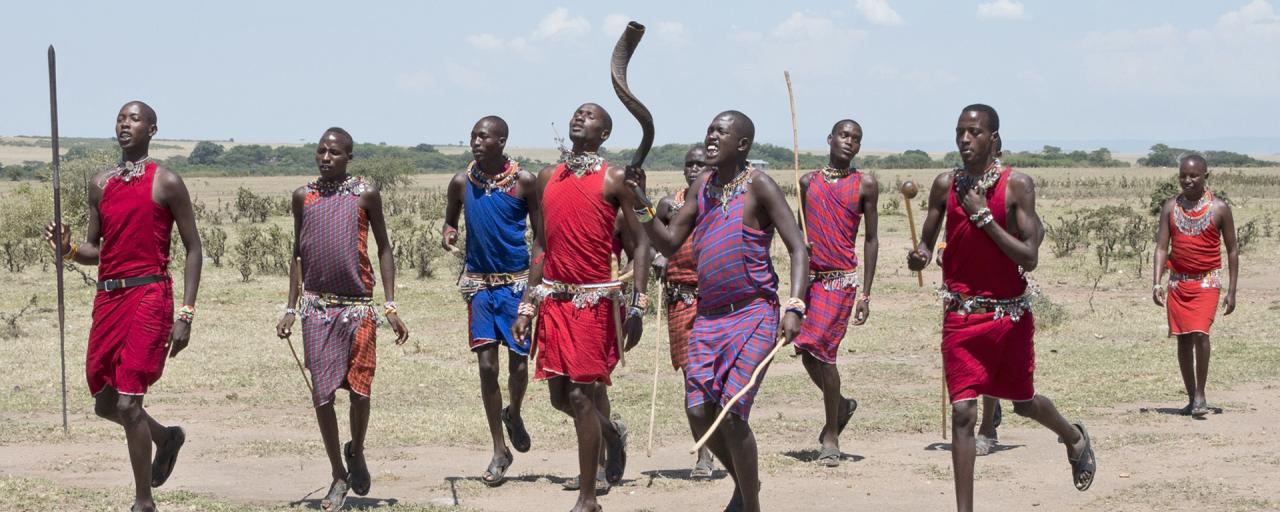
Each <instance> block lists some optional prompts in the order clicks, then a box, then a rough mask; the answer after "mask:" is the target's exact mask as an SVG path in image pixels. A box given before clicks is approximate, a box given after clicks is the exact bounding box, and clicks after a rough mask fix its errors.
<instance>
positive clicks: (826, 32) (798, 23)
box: [769, 11, 867, 43]
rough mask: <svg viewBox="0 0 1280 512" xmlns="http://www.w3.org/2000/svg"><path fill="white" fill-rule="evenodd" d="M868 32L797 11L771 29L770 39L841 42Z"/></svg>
mask: <svg viewBox="0 0 1280 512" xmlns="http://www.w3.org/2000/svg"><path fill="white" fill-rule="evenodd" d="M866 35H867V34H866V32H863V31H860V30H847V29H844V28H841V27H839V26H837V25H836V24H835V22H833V21H831V19H830V18H827V17H825V16H817V15H814V14H810V13H808V12H804V11H796V12H794V13H792V14H791V17H790V18H787V19H785V20H783V21H782V23H779V24H778V25H777V26H776V27H773V30H771V31H769V36H770V39H774V40H775V41H776V42H781V43H788V42H789V43H812V42H826V43H839V42H841V41H846V42H847V41H850V40H857V39H862V38H864V37H866Z"/></svg>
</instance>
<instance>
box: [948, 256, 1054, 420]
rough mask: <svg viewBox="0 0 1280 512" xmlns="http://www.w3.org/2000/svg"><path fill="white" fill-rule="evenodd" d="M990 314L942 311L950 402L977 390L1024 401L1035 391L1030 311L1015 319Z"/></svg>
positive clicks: (972, 395)
mask: <svg viewBox="0 0 1280 512" xmlns="http://www.w3.org/2000/svg"><path fill="white" fill-rule="evenodd" d="M944 261H945V260H944ZM994 316H995V313H975V314H971V315H967V316H966V315H964V314H962V313H957V312H954V311H952V312H947V313H946V314H945V315H944V316H943V320H942V367H943V371H945V372H946V378H947V392H948V393H949V394H950V395H951V401H952V402H959V401H962V400H973V399H976V398H978V395H986V396H989V397H993V398H1000V399H1004V400H1013V401H1024V400H1030V399H1032V398H1033V397H1035V395H1036V391H1035V382H1034V381H1035V372H1036V349H1035V343H1034V342H1033V341H1032V340H1033V339H1034V338H1035V333H1036V327H1035V319H1034V318H1033V317H1032V314H1031V312H1027V313H1026V314H1024V315H1023V316H1022V318H1020V319H1019V320H1018V321H1017V322H1014V321H1013V320H1012V319H1011V318H1009V316H1008V315H1005V316H1004V317H1002V318H1000V319H999V320H994V319H992V317H994Z"/></svg>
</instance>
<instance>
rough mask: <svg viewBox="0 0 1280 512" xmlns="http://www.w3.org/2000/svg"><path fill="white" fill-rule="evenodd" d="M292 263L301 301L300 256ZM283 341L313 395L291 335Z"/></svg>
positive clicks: (314, 392)
mask: <svg viewBox="0 0 1280 512" xmlns="http://www.w3.org/2000/svg"><path fill="white" fill-rule="evenodd" d="M293 263H294V265H293V275H292V276H291V277H293V278H294V279H297V281H296V282H295V283H294V285H295V286H297V288H298V300H299V301H301V300H302V258H301V257H295V258H294V259H293ZM284 341H285V343H288V344H289V352H290V353H292V354H293V362H295V363H298V372H300V373H302V382H305V383H306V384H307V391H310V392H311V396H313V397H314V396H315V394H316V389H315V388H314V387H312V386H311V378H310V377H307V370H306V367H305V366H303V364H302V359H299V358H298V351H297V350H294V349H293V337H292V335H290V336H285V337H284Z"/></svg>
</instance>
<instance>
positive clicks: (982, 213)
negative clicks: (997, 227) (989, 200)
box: [969, 208, 991, 224]
mask: <svg viewBox="0 0 1280 512" xmlns="http://www.w3.org/2000/svg"><path fill="white" fill-rule="evenodd" d="M988 215H991V209H990V208H983V209H981V210H978V213H975V214H973V215H970V216H969V222H972V223H974V224H977V223H978V222H979V221H981V220H982V219H983V218H984V217H986V216H988Z"/></svg>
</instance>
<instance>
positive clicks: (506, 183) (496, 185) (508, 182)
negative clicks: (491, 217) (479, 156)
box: [467, 155, 520, 196]
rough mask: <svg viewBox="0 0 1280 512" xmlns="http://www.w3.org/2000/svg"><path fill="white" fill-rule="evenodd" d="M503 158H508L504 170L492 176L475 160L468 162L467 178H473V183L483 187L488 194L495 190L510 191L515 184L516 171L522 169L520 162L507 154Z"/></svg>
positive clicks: (485, 193)
mask: <svg viewBox="0 0 1280 512" xmlns="http://www.w3.org/2000/svg"><path fill="white" fill-rule="evenodd" d="M503 158H506V159H507V163H506V164H504V165H503V166H502V172H500V173H498V174H495V175H492V176H490V175H488V174H485V172H484V171H482V170H480V166H479V165H476V162H475V161H474V160H472V161H471V163H470V164H467V178H468V179H470V180H471V184H472V185H475V186H477V187H480V188H483V189H484V195H486V196H487V195H489V194H490V193H492V192H493V191H495V190H497V191H500V192H509V191H510V190H511V187H513V186H515V183H516V173H517V172H519V171H520V164H518V163H516V161H515V160H512V159H511V158H510V157H507V156H506V155H503Z"/></svg>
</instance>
